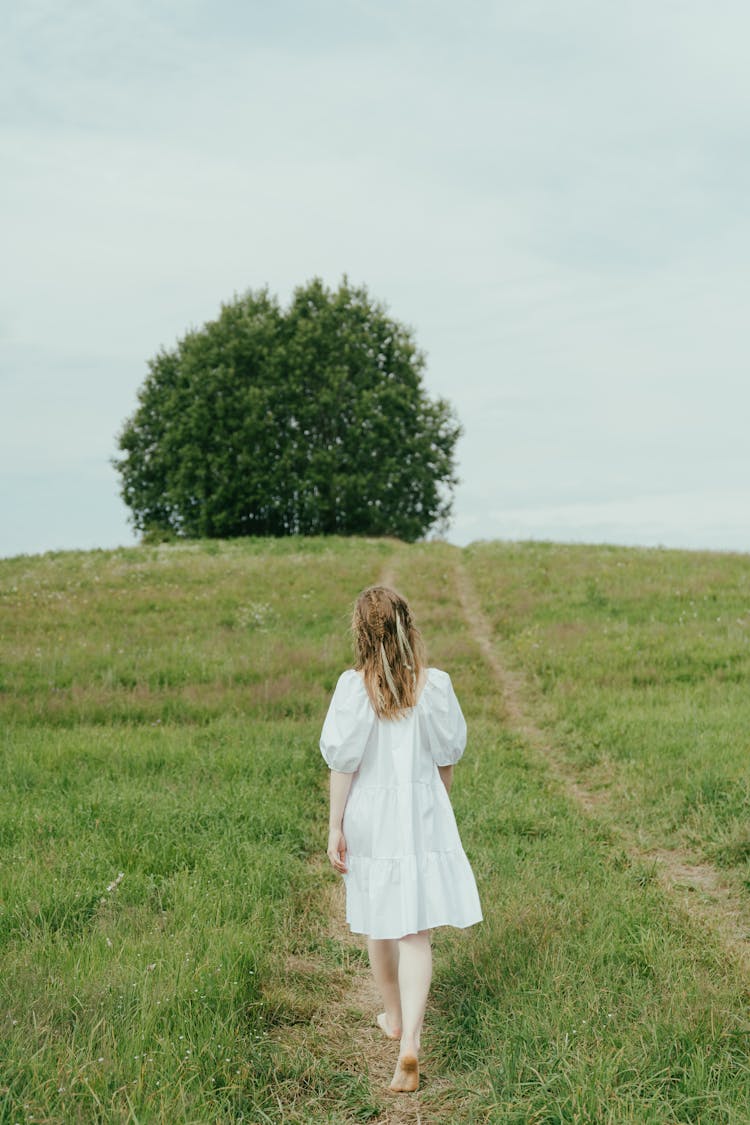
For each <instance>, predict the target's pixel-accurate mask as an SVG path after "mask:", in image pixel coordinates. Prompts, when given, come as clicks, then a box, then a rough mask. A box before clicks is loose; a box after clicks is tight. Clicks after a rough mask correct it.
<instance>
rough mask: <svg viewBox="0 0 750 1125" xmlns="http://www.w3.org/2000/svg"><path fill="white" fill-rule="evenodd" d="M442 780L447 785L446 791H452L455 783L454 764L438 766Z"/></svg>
mask: <svg viewBox="0 0 750 1125" xmlns="http://www.w3.org/2000/svg"><path fill="white" fill-rule="evenodd" d="M438 773H439V774H440V780H441V781H442V783H443V785H444V786H445V791H446V793H450V791H451V785H452V784H453V766H438Z"/></svg>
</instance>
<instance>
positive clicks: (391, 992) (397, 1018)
mask: <svg viewBox="0 0 750 1125" xmlns="http://www.w3.org/2000/svg"><path fill="white" fill-rule="evenodd" d="M367 952H368V953H369V955H370V968H371V969H372V975H373V976H374V978H375V984H376V985H377V986H378V991H379V993H380V995H381V998H382V1000H383V1004H384V1006H385V1011H384V1012H381V1013H380V1015H379V1016H378V1025H379V1026H380V1027H381V1028H382V1030H383V1031H384V1032H385V1034H386V1035H387V1036H388V1038H389V1039H398V1038H400V1036H401V997H400V993H399V987H398V942H397V941H396V940H391V939H390V938H368V939H367Z"/></svg>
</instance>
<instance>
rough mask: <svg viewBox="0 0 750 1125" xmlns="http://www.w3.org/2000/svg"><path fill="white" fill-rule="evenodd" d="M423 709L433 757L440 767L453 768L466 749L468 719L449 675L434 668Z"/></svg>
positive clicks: (428, 741)
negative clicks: (465, 717)
mask: <svg viewBox="0 0 750 1125" xmlns="http://www.w3.org/2000/svg"><path fill="white" fill-rule="evenodd" d="M425 691H429V695H428V696H427V697H426V698H425V700H424V703H425V707H424V708H423V710H422V714H423V723H424V728H423V729H424V733H425V734H426V736H427V743H428V745H429V748H430V754H431V755H432V757H433V760H434V762H435V764H436V765H438V766H454V765H455V764H456V762H457V761H458V760H459V758H460V757H461V755H462V754H463V752H464V750H465V749H466V720H465V719H464V716H463V712H462V710H461V705H460V704H459V702H458V699H457V698H456V693H455V691H454V690H453V684H452V683H451V678H450V676H449V675H448V673H447V672H441V671H440V669H438V668H431V669H430V672H429V678H428V681H427V684H426V685H425Z"/></svg>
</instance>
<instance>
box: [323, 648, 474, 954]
mask: <svg viewBox="0 0 750 1125" xmlns="http://www.w3.org/2000/svg"><path fill="white" fill-rule="evenodd" d="M465 745H466V723H465V721H464V717H463V714H462V712H461V708H460V706H459V703H458V700H457V699H456V696H455V693H454V691H453V685H452V684H451V680H450V676H449V675H448V674H447V673H446V672H442V671H441V670H440V669H438V668H429V669H427V675H426V680H425V682H424V686H423V688H422V691H421V693H420V695H419V697H418V699H417V702H416V704H415V706H414V707H412V708H410V709H409V710H407V711H405V712H404V713H403V714H402V717H400V718H394V719H380V718H378V716H377V715H376V713H375V710H374V708H373V706H372V703H371V701H370V697H369V695H368V693H367V690H366V688H365V684H364V681H363V679H362V677H361V676H360V675H359V673H357V672H356V671H354V670H353V669H349V670H348V671H346V672H344V673H342V675H341V676H340V677H339V681H338V683H337V685H336V690H335V691H334V694H333V698H332V700H331V704H330V707H329V710H328V714H327V716H326V720H325V723H324V725H323V731H322V734H321V739H320V748H321V752H322V754H323V757H324V758H325V760H326V762H327V763H328V765H329V766H330V768H331V769H334V770H337V771H339V772H342V773H353V774H354V777H353V778H352V783H351V789H350V791H349V798H348V801H347V804H346V809H345V812H344V820H343V832H344V836H345V838H346V841H347V853H348V871H347V873H346V875H345V876H344V879H345V881H346V890H347V921H348V922H349V924H350V927H351V929H352V930H353V932H355V933H366V934H369V935H370V936H372V937H377V938H390V937H401V936H402V935H403V934H406V933H417V932H418V931H420V930H424V929H431V928H433V927H434V926H439V925H453V926H460V927H464V926H469V925H472V924H473V923H474V922H477V921H480V920H481V917H482V914H481V909H480V906H479V897H478V895H477V890H476V884H475V883H474V877H473V875H472V873H471V868H470V867H469V864H468V860H467V859H466V856H465V853H464V851H463V848H462V846H461V840H460V837H459V834H458V829H457V827H456V821H455V817H454V815H453V809H452V806H451V803H450V798H449V797H448V794H447V792H446V789H445V786H444V785H443V782H442V780H441V778H440V774H439V772H438V766H449V765H454V764H455V762H457V761H458V760H459V758H460V757H461V755H462V754H463V751H464V747H465ZM394 888H398V894H394V893H393V889H394Z"/></svg>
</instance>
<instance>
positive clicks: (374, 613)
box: [352, 586, 425, 719]
mask: <svg viewBox="0 0 750 1125" xmlns="http://www.w3.org/2000/svg"><path fill="white" fill-rule="evenodd" d="M352 631H353V633H354V650H355V654H356V668H357V670H358V671H361V672H362V673H363V678H364V681H365V687H366V688H367V694H368V695H369V697H370V701H371V703H372V705H373V707H374V709H375V712H376V714H377V715H378V716H379V717H380V718H381V719H397V718H400V717H401V716H402V715H403V713H404V712H405V711H406V710H408V709H409V708H410V707H413V706H414V705H415V703H416V702H417V683H418V681H419V674H420V672H421V671H422V669H423V668H424V666H425V653H424V644H423V642H422V637H421V635H420V633H419V630H418V629H417V627H416V625H415V624H414V621H413V620H412V615H411V610H410V609H409V606H408V603H407V601H406V599H405V598H402V597H401V595H400V594H397V593H396V591H395V590H391V589H390V588H389V587H388V586H368V587H367V589H366V590H363V591H362V593H361V594H360V595H359V597H358V598H357V601H356V603H355V605H354V614H353V616H352Z"/></svg>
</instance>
